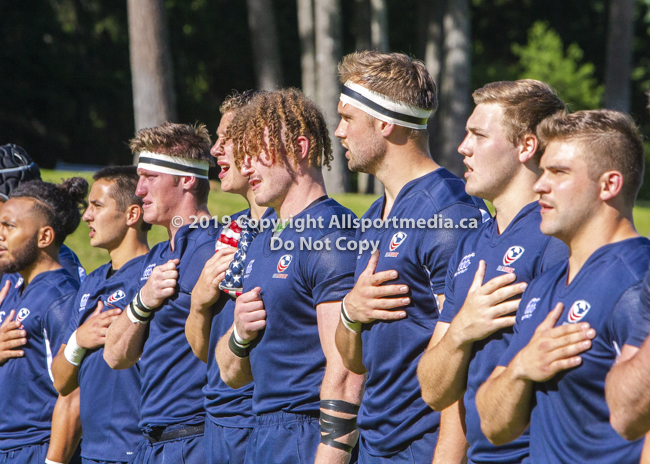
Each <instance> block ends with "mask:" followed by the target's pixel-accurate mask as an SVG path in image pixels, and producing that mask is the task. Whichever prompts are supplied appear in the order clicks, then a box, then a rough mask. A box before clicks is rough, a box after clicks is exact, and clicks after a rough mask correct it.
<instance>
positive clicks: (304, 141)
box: [296, 135, 309, 161]
mask: <svg viewBox="0 0 650 464" xmlns="http://www.w3.org/2000/svg"><path fill="white" fill-rule="evenodd" d="M296 145H297V147H296V148H297V149H298V157H299V158H300V161H303V160H305V159H307V157H308V156H309V139H308V138H307V137H305V136H304V135H301V136H299V137H298V138H297V139H296Z"/></svg>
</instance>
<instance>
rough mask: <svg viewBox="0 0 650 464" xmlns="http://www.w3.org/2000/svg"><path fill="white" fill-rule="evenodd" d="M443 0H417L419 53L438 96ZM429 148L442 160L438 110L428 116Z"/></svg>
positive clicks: (436, 158) (436, 157)
mask: <svg viewBox="0 0 650 464" xmlns="http://www.w3.org/2000/svg"><path fill="white" fill-rule="evenodd" d="M445 3H446V2H445V0H440V1H434V2H432V1H430V0H419V2H418V20H419V24H418V29H419V36H420V53H419V56H422V57H424V64H425V65H426V67H427V69H428V70H429V73H430V74H431V77H433V80H434V81H435V83H436V86H437V90H438V92H437V94H438V97H440V76H441V71H442V47H443V44H442V17H443V13H444V10H445ZM428 131H429V150H430V151H431V157H432V158H433V159H434V160H435V161H436V162H442V161H441V159H440V158H441V157H442V152H441V144H442V141H441V140H440V112H439V111H436V113H435V114H434V115H433V116H431V117H430V118H429V124H428Z"/></svg>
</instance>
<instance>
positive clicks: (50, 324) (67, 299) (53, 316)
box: [42, 292, 76, 381]
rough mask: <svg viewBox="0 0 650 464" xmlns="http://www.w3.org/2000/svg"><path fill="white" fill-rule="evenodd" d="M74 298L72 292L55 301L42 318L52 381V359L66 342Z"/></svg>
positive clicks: (48, 366)
mask: <svg viewBox="0 0 650 464" xmlns="http://www.w3.org/2000/svg"><path fill="white" fill-rule="evenodd" d="M75 296H76V292H73V293H69V294H68V295H64V296H62V297H60V298H59V299H57V300H56V301H55V302H54V303H52V305H51V306H50V307H49V308H48V309H47V312H46V314H45V317H44V318H43V322H42V328H43V339H44V340H45V352H46V356H47V369H48V373H49V374H50V378H52V381H54V379H53V376H52V359H53V358H54V356H56V354H57V353H58V352H59V349H60V348H61V345H62V344H63V343H65V342H67V339H65V336H66V335H67V330H68V327H69V325H70V316H71V315H70V309H71V307H72V304H73V303H74V300H75Z"/></svg>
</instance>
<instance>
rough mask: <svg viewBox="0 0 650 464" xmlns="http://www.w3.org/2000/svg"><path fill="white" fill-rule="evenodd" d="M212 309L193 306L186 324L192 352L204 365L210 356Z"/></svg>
mask: <svg viewBox="0 0 650 464" xmlns="http://www.w3.org/2000/svg"><path fill="white" fill-rule="evenodd" d="M212 317H213V313H212V308H211V307H209V308H203V307H199V306H195V305H192V306H191V308H190V315H189V316H188V317H187V322H186V323H185V336H186V337H187V341H188V343H189V344H190V346H191V347H192V352H193V353H194V355H195V356H196V357H197V358H199V359H200V360H201V361H203V362H204V363H207V362H208V356H210V353H209V351H210V331H211V328H212Z"/></svg>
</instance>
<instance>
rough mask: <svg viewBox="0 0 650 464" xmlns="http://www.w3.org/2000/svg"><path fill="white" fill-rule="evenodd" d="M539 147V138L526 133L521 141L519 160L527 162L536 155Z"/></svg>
mask: <svg viewBox="0 0 650 464" xmlns="http://www.w3.org/2000/svg"><path fill="white" fill-rule="evenodd" d="M538 148H539V140H538V139H537V137H535V135H534V134H525V135H524V136H523V137H522V138H521V141H520V142H519V162H521V163H522V164H524V163H527V162H528V161H530V160H531V159H533V157H534V156H535V153H537V149H538Z"/></svg>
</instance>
